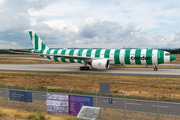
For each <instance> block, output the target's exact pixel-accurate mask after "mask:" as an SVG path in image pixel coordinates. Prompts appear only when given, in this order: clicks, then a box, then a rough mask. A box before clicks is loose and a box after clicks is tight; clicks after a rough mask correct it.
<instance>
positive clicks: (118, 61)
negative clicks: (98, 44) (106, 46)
mask: <svg viewBox="0 0 180 120" xmlns="http://www.w3.org/2000/svg"><path fill="white" fill-rule="evenodd" d="M120 51H121V50H120V49H116V50H115V52H114V63H115V64H120V59H119V54H120Z"/></svg>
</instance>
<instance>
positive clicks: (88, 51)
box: [86, 49, 92, 57]
mask: <svg viewBox="0 0 180 120" xmlns="http://www.w3.org/2000/svg"><path fill="white" fill-rule="evenodd" d="M91 52H92V49H88V50H87V53H86V57H91Z"/></svg>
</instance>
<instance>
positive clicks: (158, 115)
mask: <svg viewBox="0 0 180 120" xmlns="http://www.w3.org/2000/svg"><path fill="white" fill-rule="evenodd" d="M156 107H157V120H159V93H158V94H157V105H156Z"/></svg>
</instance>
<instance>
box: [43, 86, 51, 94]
mask: <svg viewBox="0 0 180 120" xmlns="http://www.w3.org/2000/svg"><path fill="white" fill-rule="evenodd" d="M49 87H50V86H48V88H45V87H44V89H45V91H46V95H47V93H48V90H49Z"/></svg>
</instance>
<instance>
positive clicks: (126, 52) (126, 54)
mask: <svg viewBox="0 0 180 120" xmlns="http://www.w3.org/2000/svg"><path fill="white" fill-rule="evenodd" d="M130 52H131V49H126V50H125V59H124V60H125V64H131V63H130Z"/></svg>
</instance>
